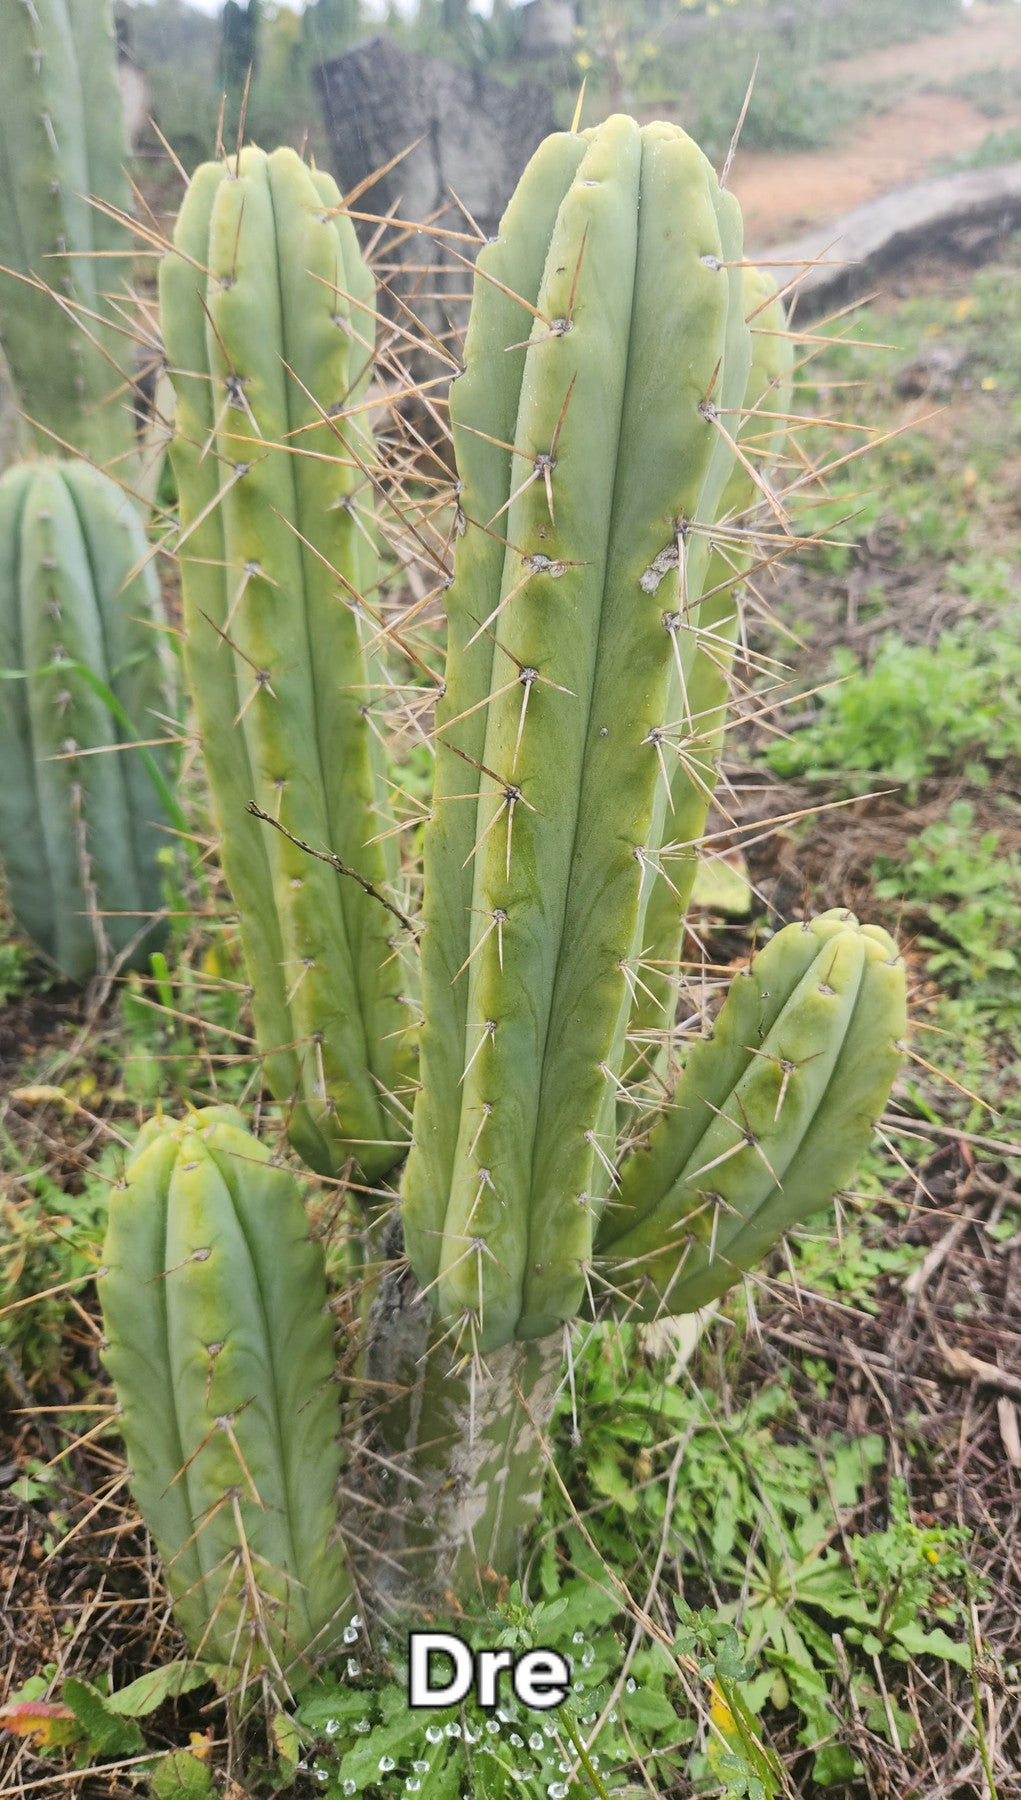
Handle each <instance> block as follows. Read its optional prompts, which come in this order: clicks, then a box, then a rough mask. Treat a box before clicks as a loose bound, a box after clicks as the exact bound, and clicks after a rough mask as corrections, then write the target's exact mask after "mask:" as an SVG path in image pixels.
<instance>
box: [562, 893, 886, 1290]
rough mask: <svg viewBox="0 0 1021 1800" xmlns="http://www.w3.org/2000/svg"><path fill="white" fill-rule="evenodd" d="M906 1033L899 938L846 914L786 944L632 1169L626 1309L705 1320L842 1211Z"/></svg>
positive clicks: (784, 938)
mask: <svg viewBox="0 0 1021 1800" xmlns="http://www.w3.org/2000/svg"><path fill="white" fill-rule="evenodd" d="M905 1028H906V1010H905V978H904V965H903V963H902V962H901V961H900V959H899V957H898V955H897V949H896V946H895V945H894V943H893V942H892V940H891V939H890V938H889V937H888V936H887V934H886V932H885V931H882V930H881V929H880V928H879V927H878V926H873V925H859V923H858V921H857V919H856V918H855V917H854V915H853V913H847V912H843V911H841V910H839V909H838V910H835V911H832V912H827V913H823V914H822V915H821V916H820V917H819V918H816V919H813V920H812V921H811V922H810V923H806V924H804V925H800V924H799V925H788V926H786V927H785V928H784V929H783V930H782V931H780V932H778V933H777V935H776V936H775V937H774V938H772V939H771V940H770V942H769V943H768V944H767V945H766V947H765V948H764V949H763V950H762V951H760V952H759V954H758V955H757V956H756V957H755V958H754V959H753V961H752V963H751V966H750V967H749V969H748V970H747V971H745V972H744V973H743V974H740V975H738V976H737V977H736V979H735V980H734V982H733V985H732V987H731V989H730V992H729V993H728V996H727V999H726V1001H725V1003H724V1005H723V1008H722V1010H721V1012H720V1014H719V1017H718V1018H717V1020H716V1022H715V1024H714V1026H713V1030H712V1034H711V1036H710V1037H709V1038H707V1039H705V1040H703V1041H700V1042H698V1043H696V1044H695V1045H694V1047H693V1048H692V1050H691V1051H690V1052H689V1055H688V1059H687V1062H686V1064H685V1068H684V1073H683V1075H682V1077H681V1080H680V1082H679V1083H678V1086H677V1090H676V1092H675V1094H674V1098H673V1104H672V1106H671V1108H670V1110H669V1111H668V1112H667V1113H666V1115H665V1116H664V1117H663V1118H662V1119H661V1120H660V1121H659V1122H658V1123H657V1124H656V1125H655V1127H654V1128H653V1130H652V1133H651V1136H650V1138H649V1141H648V1145H647V1146H646V1147H645V1148H644V1149H641V1150H637V1151H635V1152H634V1153H633V1154H632V1155H631V1156H630V1157H629V1158H628V1159H627V1160H626V1161H625V1163H624V1165H623V1168H622V1170H621V1177H620V1190H619V1193H618V1194H617V1195H616V1196H615V1198H614V1201H613V1203H612V1204H611V1205H610V1206H609V1207H608V1208H607V1209H606V1211H605V1212H604V1214H603V1218H602V1223H601V1230H600V1234H599V1240H598V1243H597V1255H598V1262H597V1268H598V1272H599V1276H600V1278H601V1280H603V1281H605V1283H606V1292H607V1293H608V1294H609V1296H610V1302H609V1303H610V1305H611V1307H612V1309H613V1310H614V1311H617V1312H621V1311H623V1312H625V1313H626V1314H627V1315H628V1316H629V1317H635V1318H648V1317H655V1316H659V1315H660V1314H662V1313H685V1312H695V1311H697V1310H698V1309H699V1308H700V1307H703V1306H706V1305H707V1304H708V1303H709V1302H710V1301H711V1300H714V1299H716V1298H717V1296H718V1295H720V1294H722V1293H724V1292H726V1290H727V1288H729V1287H731V1286H733V1284H734V1282H736V1281H738V1280H740V1278H741V1277H742V1275H744V1274H746V1273H748V1272H749V1271H750V1270H753V1269H754V1268H755V1267H756V1266H757V1265H758V1264H759V1263H760V1262H761V1261H762V1259H763V1257H764V1256H765V1255H766V1254H767V1252H768V1251H769V1250H770V1249H771V1248H772V1247H773V1246H774V1244H776V1243H777V1242H778V1241H779V1239H780V1238H781V1237H782V1236H783V1234H784V1233H785V1232H787V1231H789V1230H790V1229H791V1227H792V1226H794V1225H796V1224H799V1223H800V1222H801V1221H802V1220H804V1219H806V1218H809V1217H810V1216H811V1215H812V1214H813V1213H816V1212H818V1211H819V1210H820V1209H821V1208H823V1207H825V1206H827V1205H829V1203H830V1201H831V1200H832V1198H833V1195H834V1194H835V1193H836V1192H837V1190H838V1189H839V1188H841V1187H842V1186H844V1185H845V1183H846V1182H847V1181H848V1180H849V1179H850V1177H851V1175H852V1174H853V1172H854V1169H855V1167H856V1166H857V1164H858V1163H859V1162H860V1160H861V1157H862V1156H863V1154H864V1152H865V1150H866V1149H867V1148H868V1145H869V1143H870V1142H871V1139H872V1135H873V1131H874V1129H875V1123H876V1120H877V1119H878V1118H879V1117H880V1115H881V1113H882V1111H883V1109H884V1107H885V1105H886V1102H887V1100H888V1099H889V1095H890V1089H891V1086H892V1084H893V1080H894V1077H895V1075H896V1073H897V1070H898V1068H899V1067H900V1062H901V1054H902V1053H901V1039H902V1038H903V1035H904V1032H905Z"/></svg>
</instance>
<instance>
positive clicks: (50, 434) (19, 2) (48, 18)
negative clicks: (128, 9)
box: [0, 0, 134, 470]
mask: <svg viewBox="0 0 1021 1800" xmlns="http://www.w3.org/2000/svg"><path fill="white" fill-rule="evenodd" d="M0 43H2V44H3V58H4V97H3V106H2V108H0V265H2V268H0V343H2V344H3V348H4V351H5V353H6V356H7V361H8V364H9V366H10V370H11V375H12V377H13V380H14V385H15V388H16V390H17V393H18V396H19V399H20V403H21V406H22V408H23V410H24V412H25V413H26V415H27V416H28V417H29V418H30V419H31V420H33V421H34V423H35V425H36V426H37V427H38V430H37V437H38V441H39V445H40V448H42V449H43V450H44V451H53V450H56V449H59V448H60V446H61V444H65V445H69V446H71V447H72V448H74V449H76V450H79V451H81V452H82V453H83V454H84V455H87V456H89V457H90V458H91V459H92V460H93V461H94V462H96V463H98V464H99V465H100V466H105V467H111V466H112V465H114V464H116V465H117V466H118V469H119V470H122V469H125V465H129V464H130V462H131V458H132V456H133V452H134V419H133V413H132V405H131V391H130V385H129V383H128V382H127V376H126V373H122V371H125V372H130V367H131V354H130V352H131V348H132V344H131V335H130V332H129V330H128V329H127V328H126V326H125V320H124V316H123V302H118V300H117V299H116V296H117V294H118V293H120V294H121V295H126V294H127V291H128V285H129V284H128V276H129V273H130V259H131V256H132V253H133V244H132V238H131V233H130V231H129V230H128V228H127V226H126V225H124V224H123V223H120V222H118V221H117V219H116V218H114V217H113V216H112V215H111V213H110V212H105V211H103V210H102V206H93V205H91V204H90V200H91V199H92V198H95V199H97V200H99V201H100V202H101V203H102V205H105V206H106V207H108V208H111V209H114V211H119V212H122V213H123V212H127V211H128V210H129V209H130V206H131V190H130V187H129V185H128V178H127V175H126V173H125V163H126V160H127V143H126V138H125V131H124V116H123V108H122V105H121V98H120V91H119V89H118V86H117V69H116V56H115V49H114V34H113V9H112V6H111V4H110V0H0ZM121 258H123V261H121Z"/></svg>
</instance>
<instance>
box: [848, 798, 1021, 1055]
mask: <svg viewBox="0 0 1021 1800" xmlns="http://www.w3.org/2000/svg"><path fill="white" fill-rule="evenodd" d="M875 875H876V883H875V888H876V893H877V894H878V895H880V896H881V897H882V898H883V899H899V900H901V901H902V902H903V903H904V905H905V907H906V909H907V917H908V919H909V920H910V921H912V922H914V921H915V920H918V921H920V925H921V929H920V930H919V934H918V943H919V945H920V947H921V948H922V949H923V950H924V951H925V952H926V965H927V968H928V970H929V973H930V974H931V975H934V976H938V977H939V979H940V984H941V986H942V987H943V988H944V989H945V990H946V991H947V992H948V993H951V994H960V995H962V996H964V997H966V998H967V1000H968V1002H969V1003H970V1005H971V1006H973V1007H974V1008H975V1009H976V1010H977V1011H980V1012H982V1013H983V1014H984V1015H985V1016H986V1017H987V1018H988V1019H989V1022H990V1024H991V1025H992V1026H993V1027H994V1029H996V1030H1003V1031H1007V1030H1010V1029H1011V1027H1012V1026H1016V1024H1017V1021H1018V1018H1019V1016H1021V947H1019V945H1018V940H1017V921H1018V917H1019V914H1021V856H1019V855H1018V853H1017V852H1016V851H1010V850H1003V849H1001V834H1000V833H999V832H998V831H995V830H985V831H983V830H981V829H980V828H979V827H978V826H977V825H976V819H975V807H974V805H973V804H972V803H971V802H969V801H967V800H955V801H952V802H951V804H950V806H949V807H948V809H947V816H946V818H945V819H939V820H937V821H936V822H935V823H933V824H932V825H928V826H927V827H926V829H925V830H924V831H923V832H921V833H920V834H919V836H918V837H916V838H912V839H911V840H910V841H909V843H908V844H907V845H906V846H905V852H904V856H903V858H902V859H898V860H897V861H896V862H894V861H893V860H892V859H891V858H889V857H883V858H880V859H879V860H877V862H876V864H875Z"/></svg>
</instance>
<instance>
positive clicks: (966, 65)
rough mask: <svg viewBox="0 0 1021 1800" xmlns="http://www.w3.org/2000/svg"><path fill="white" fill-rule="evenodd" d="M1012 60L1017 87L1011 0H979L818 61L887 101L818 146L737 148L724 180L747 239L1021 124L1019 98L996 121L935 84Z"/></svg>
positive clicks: (758, 243) (796, 222) (835, 206)
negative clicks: (949, 17)
mask: <svg viewBox="0 0 1021 1800" xmlns="http://www.w3.org/2000/svg"><path fill="white" fill-rule="evenodd" d="M1011 67H1013V68H1016V69H1017V71H1018V83H1019V93H1021V16H1019V14H1018V12H1016V11H1015V9H1014V7H1013V6H1003V5H999V6H990V5H985V6H982V5H977V6H975V7H974V8H972V9H971V10H970V11H969V12H967V13H965V14H963V15H962V20H961V24H960V25H959V26H955V27H954V29H953V30H952V31H943V32H935V33H933V35H932V36H931V37H923V38H916V39H915V40H914V41H913V42H911V43H907V44H893V45H890V46H889V47H888V48H887V49H885V50H876V51H872V52H870V54H869V55H868V56H864V57H856V58H853V59H846V60H843V61H840V62H835V63H831V64H829V65H828V66H826V67H825V68H823V69H822V70H821V71H820V73H821V75H822V76H823V78H824V79H825V80H826V81H827V82H829V83H830V84H831V85H832V86H834V87H838V86H846V87H857V88H861V87H863V86H865V87H872V88H875V89H876V90H878V91H879V92H880V93H883V94H889V95H890V100H889V104H885V105H884V106H883V108H882V110H880V111H877V112H874V113H871V114H869V115H868V116H867V117H866V118H864V119H863V120H862V121H861V122H860V123H859V124H858V125H857V126H856V127H854V128H853V129H852V130H851V131H850V132H849V133H848V135H847V137H846V138H845V139H844V140H843V142H841V143H837V144H831V145H828V146H827V147H826V148H825V149H822V150H812V151H804V152H802V153H799V154H795V155H788V154H784V153H781V152H772V151H752V150H749V151H743V150H739V151H738V153H737V156H736V158H735V160H734V167H733V172H732V177H731V186H732V187H733V189H734V192H735V193H736V194H737V197H738V199H739V200H740V202H741V205H742V208H743V210H744V216H745V227H746V233H747V237H748V241H749V244H750V245H751V246H752V247H753V249H758V250H760V251H761V250H763V249H765V248H767V247H768V246H770V245H771V244H777V243H782V242H783V241H784V240H785V239H787V238H792V237H795V236H797V235H798V233H800V232H802V231H805V230H807V229H809V228H810V227H812V226H813V225H820V224H824V223H825V222H826V221H827V220H828V219H835V218H839V216H840V215H841V214H842V213H846V212H850V211H851V210H852V209H853V208H854V207H857V206H861V205H863V204H864V202H865V201H867V200H871V199H874V198H875V196H876V195H877V194H882V193H886V192H888V191H889V190H890V189H891V188H894V187H899V186H901V185H902V184H903V183H905V182H909V181H917V180H920V179H921V178H922V177H923V176H925V175H928V174H931V173H932V172H933V168H934V165H936V164H937V163H940V162H944V161H945V160H946V159H947V158H948V157H951V156H953V155H954V154H955V153H956V152H958V151H961V150H970V149H974V148H975V147H976V146H977V145H978V144H980V143H981V142H982V140H983V139H984V138H985V137H986V135H987V133H988V132H990V131H991V130H994V129H995V130H1003V129H1007V128H1009V127H1011V126H1015V125H1018V124H1021V102H1019V105H1018V107H1017V109H1016V111H1014V112H1011V113H1006V114H1004V115H1003V116H1002V117H1000V118H997V119H995V120H994V119H989V118H987V117H986V116H985V115H984V114H983V113H981V112H979V110H978V108H977V107H975V106H972V105H971V104H970V102H968V101H967V100H963V99H960V98H958V97H957V96H956V95H952V94H948V93H945V92H944V93H941V92H939V91H938V90H939V89H940V88H946V87H950V86H952V85H953V83H954V82H955V81H956V80H957V79H959V77H960V76H962V75H965V74H968V73H970V72H973V71H975V70H979V69H993V68H995V69H1002V68H1011Z"/></svg>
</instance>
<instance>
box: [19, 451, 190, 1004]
mask: <svg viewBox="0 0 1021 1800" xmlns="http://www.w3.org/2000/svg"><path fill="white" fill-rule="evenodd" d="M161 628H162V615H161V611H160V603H159V595H158V591H157V588H156V583H155V579H154V576H153V573H152V568H151V563H150V562H149V559H148V555H147V545H146V541H145V535H144V533H143V531H142V529H141V526H140V525H139V523H138V520H137V518H136V516H135V514H134V511H133V509H132V507H131V506H130V504H129V503H128V502H127V501H126V500H125V498H124V496H123V495H122V493H121V492H120V489H119V488H118V487H117V485H116V484H115V483H114V482H113V481H111V480H109V479H108V477H106V476H105V475H102V474H100V473H99V471H98V470H96V469H92V468H90V467H88V465H87V464H85V463H77V462H62V461H53V460H43V461H40V462H36V463H16V464H14V465H13V466H12V467H11V468H10V469H8V470H7V472H6V474H5V475H4V476H3V478H2V479H0V676H2V678H3V705H2V707H0V768H2V770H3V779H2V781H0V863H2V865H3V869H4V873H5V875H6V878H7V884H8V888H9V892H10V899H11V906H12V909H13V911H14V914H15V917H16V919H17V921H18V924H19V926H20V928H21V929H22V930H23V931H24V932H25V933H26V935H27V936H28V937H30V938H32V940H33V941H34V942H35V943H36V944H38V946H39V948H40V949H41V950H42V951H43V952H44V954H45V955H46V956H47V957H49V958H50V960H51V961H52V962H53V963H54V964H55V965H56V967H57V968H58V969H60V970H61V972H62V973H63V974H64V975H67V976H68V977H69V978H70V979H71V980H74V981H85V980H88V979H89V977H90V976H92V975H93V974H94V973H95V972H96V970H97V969H101V968H107V967H109V966H110V963H111V961H112V960H113V958H114V957H121V958H125V959H126V962H127V966H130V967H135V966H138V967H144V966H146V965H147V962H148V956H149V952H150V950H151V949H152V948H153V947H154V945H155V944H156V942H157V941H158V935H159V932H158V928H156V927H154V926H152V925H151V923H147V922H150V921H151V918H152V915H153V914H156V913H158V911H159V908H160V906H161V903H162V893H161V887H162V874H161V868H160V862H159V852H160V850H161V848H165V847H166V845H167V843H168V841H169V840H168V838H167V835H166V826H167V822H168V815H167V809H166V804H165V802H167V801H168V800H169V793H168V781H169V778H170V776H171V769H172V758H173V747H172V745H171V744H170V743H169V742H168V741H167V740H168V733H169V734H171V735H172V732H173V725H172V704H171V699H170V693H171V683H170V680H169V673H170V671H169V665H168V661H167V658H166V657H165V656H164V655H163V654H162V647H161V642H160V635H159V634H160V630H161ZM168 713H170V715H171V722H170V723H169V724H168ZM140 740H141V741H140ZM146 740H148V741H149V742H148V744H147V743H146ZM152 740H156V741H155V742H153V741H152ZM132 746H133V747H132Z"/></svg>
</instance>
